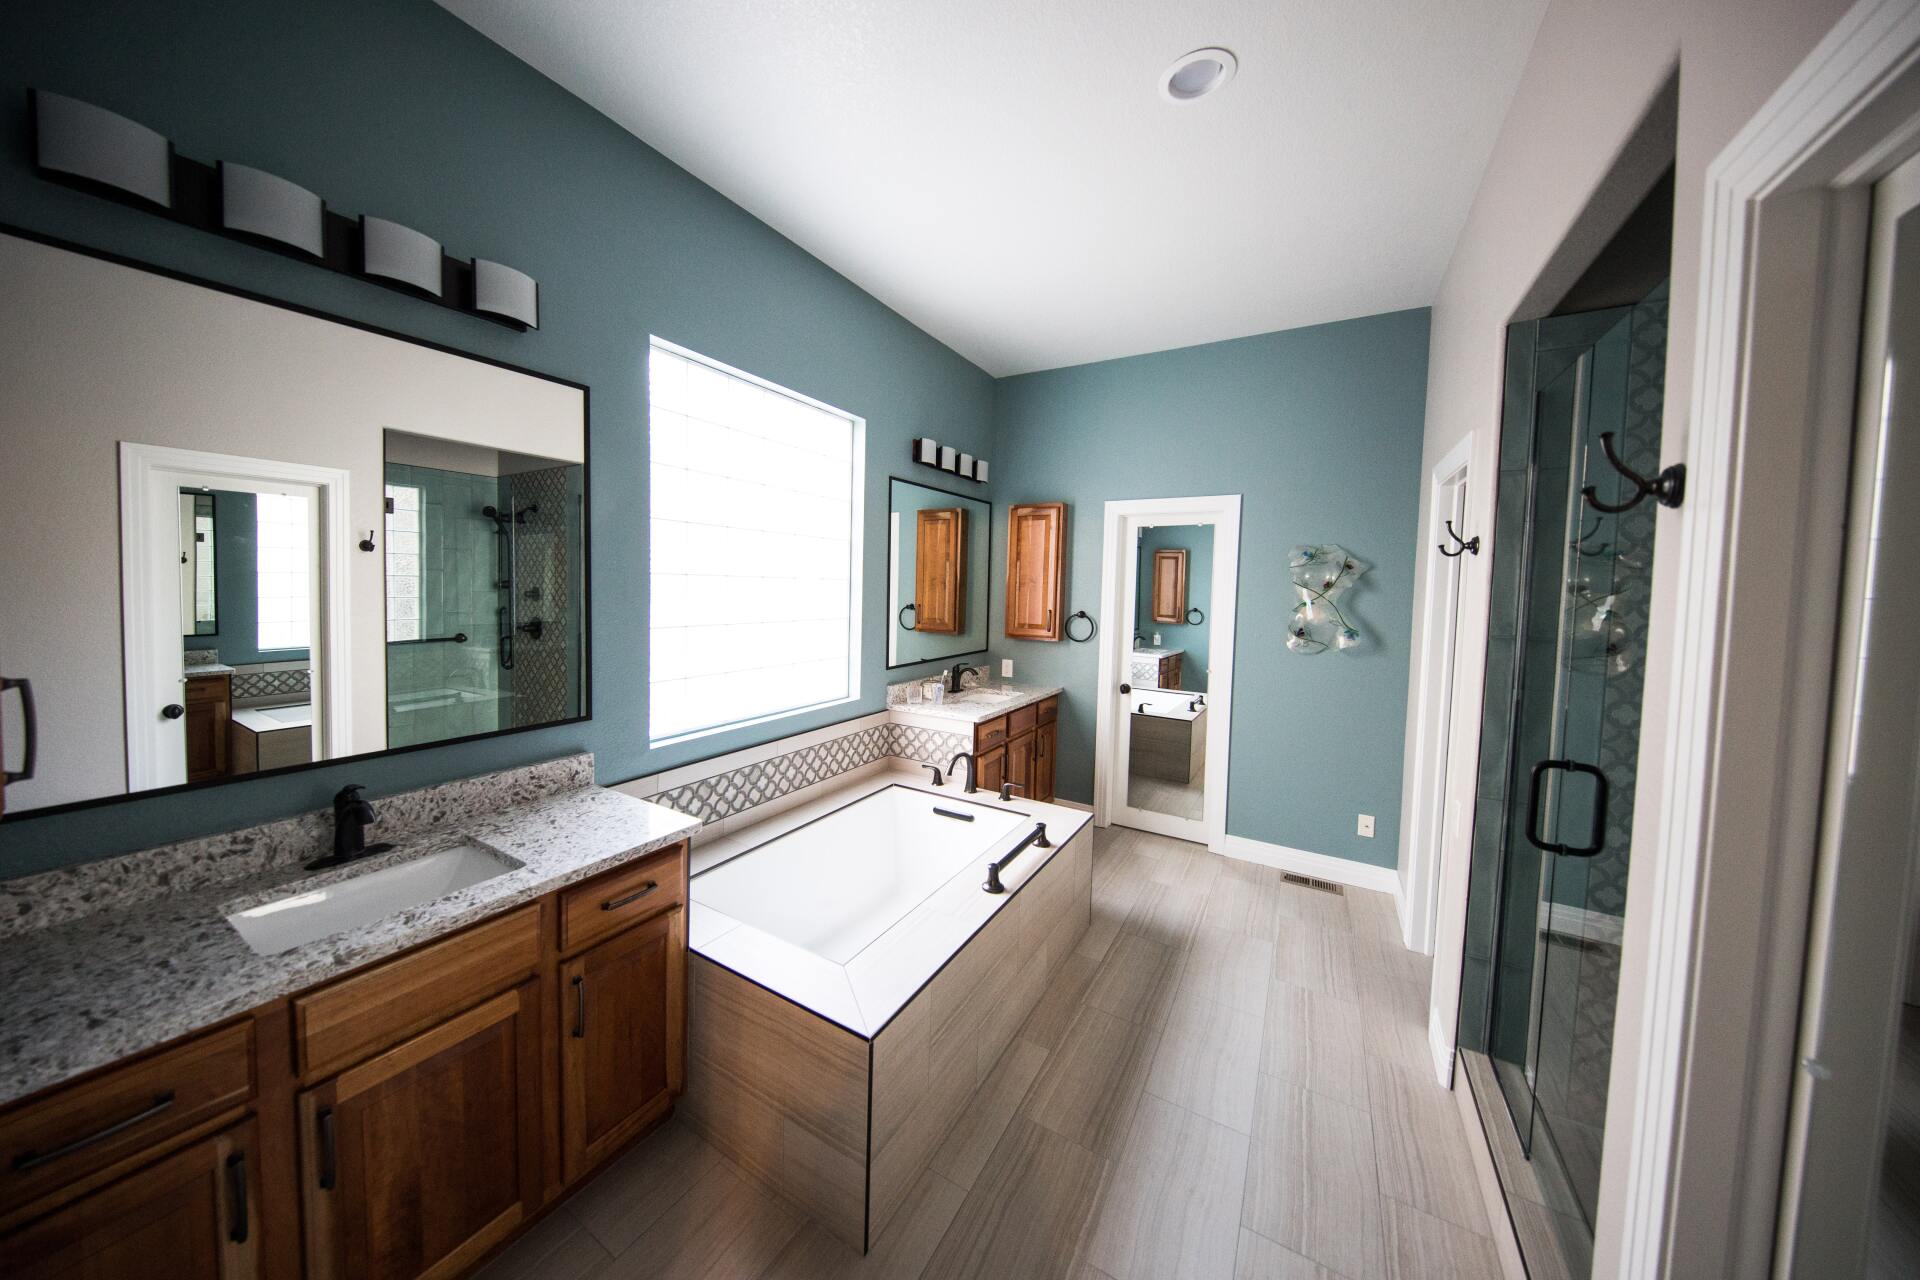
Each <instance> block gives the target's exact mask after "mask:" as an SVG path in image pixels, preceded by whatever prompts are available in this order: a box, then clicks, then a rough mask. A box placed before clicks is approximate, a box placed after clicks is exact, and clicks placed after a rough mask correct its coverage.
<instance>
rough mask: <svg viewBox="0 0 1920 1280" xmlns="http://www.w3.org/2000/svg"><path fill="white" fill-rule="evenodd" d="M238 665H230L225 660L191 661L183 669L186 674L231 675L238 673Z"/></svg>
mask: <svg viewBox="0 0 1920 1280" xmlns="http://www.w3.org/2000/svg"><path fill="white" fill-rule="evenodd" d="M239 670H240V669H239V668H238V667H230V666H228V665H227V664H226V663H224V662H189V663H188V664H187V665H186V666H185V667H183V668H182V669H181V672H180V674H182V675H185V676H230V675H234V674H236V673H238V671H239Z"/></svg>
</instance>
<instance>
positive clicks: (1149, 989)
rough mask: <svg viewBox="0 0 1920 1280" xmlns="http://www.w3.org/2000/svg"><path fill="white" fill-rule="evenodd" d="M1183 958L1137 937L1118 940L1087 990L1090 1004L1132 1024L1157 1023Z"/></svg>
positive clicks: (1152, 942)
mask: <svg viewBox="0 0 1920 1280" xmlns="http://www.w3.org/2000/svg"><path fill="white" fill-rule="evenodd" d="M1179 960H1180V956H1179V954H1178V953H1177V952H1176V951H1175V950H1174V949H1173V948H1171V947H1167V946H1162V945H1161V944H1160V943H1158V942H1155V941H1153V940H1152V939H1151V938H1144V937H1142V936H1140V935H1139V934H1137V933H1123V934H1121V935H1120V937H1119V938H1117V939H1115V941H1114V944H1113V948H1112V950H1110V951H1108V952H1107V958H1106V959H1105V960H1103V961H1101V962H1100V971H1099V972H1098V973H1096V974H1095V975H1094V976H1093V982H1092V984H1091V985H1090V986H1089V987H1088V988H1087V1003H1088V1004H1089V1005H1091V1006H1093V1007H1094V1008H1096V1009H1100V1010H1103V1011H1104V1012H1107V1013H1111V1014H1113V1015H1114V1016H1116V1017H1121V1018H1125V1019H1127V1020H1128V1021H1129V1022H1149V1023H1150V1022H1155V1021H1157V1020H1158V1017H1159V1015H1160V1014H1161V1013H1162V1012H1163V1011H1164V1006H1165V1003H1166V1000H1167V998H1168V997H1169V996H1170V995H1171V992H1172V987H1173V982H1174V978H1175V976H1176V974H1177V969H1178V965H1179Z"/></svg>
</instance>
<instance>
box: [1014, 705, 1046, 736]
mask: <svg viewBox="0 0 1920 1280" xmlns="http://www.w3.org/2000/svg"><path fill="white" fill-rule="evenodd" d="M1039 714H1040V708H1039V707H1038V706H1032V707H1022V708H1020V709H1019V710H1018V711H1010V712H1008V713H1007V736H1008V737H1009V738H1017V737H1019V736H1020V735H1021V734H1023V733H1032V732H1033V726H1034V725H1036V724H1038V723H1039V721H1038V720H1037V719H1036V717H1037V716H1039Z"/></svg>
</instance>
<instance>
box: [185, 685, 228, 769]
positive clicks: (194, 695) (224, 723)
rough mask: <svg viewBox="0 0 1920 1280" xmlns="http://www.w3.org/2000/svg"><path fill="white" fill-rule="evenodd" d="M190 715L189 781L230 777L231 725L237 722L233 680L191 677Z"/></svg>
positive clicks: (186, 717) (188, 734)
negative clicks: (232, 721)
mask: <svg viewBox="0 0 1920 1280" xmlns="http://www.w3.org/2000/svg"><path fill="white" fill-rule="evenodd" d="M185 705H186V708H187V711H186V715H184V716H183V717H181V724H182V725H183V726H184V728H185V731H186V735H187V781H188V782H204V781H206V780H207V779H208V778H224V777H226V776H227V746H228V743H227V737H228V723H229V722H230V721H231V720H232V719H233V677H231V676H228V675H217V676H189V677H188V678H187V691H186V703H185Z"/></svg>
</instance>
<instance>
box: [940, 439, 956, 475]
mask: <svg viewBox="0 0 1920 1280" xmlns="http://www.w3.org/2000/svg"><path fill="white" fill-rule="evenodd" d="M940 469H941V470H942V471H958V470H959V469H960V451H959V450H958V449H956V448H954V447H953V446H952V445H950V444H943V445H941V446H940Z"/></svg>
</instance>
